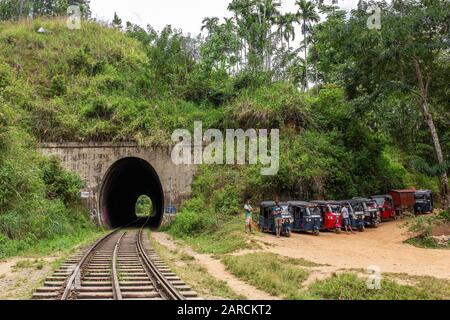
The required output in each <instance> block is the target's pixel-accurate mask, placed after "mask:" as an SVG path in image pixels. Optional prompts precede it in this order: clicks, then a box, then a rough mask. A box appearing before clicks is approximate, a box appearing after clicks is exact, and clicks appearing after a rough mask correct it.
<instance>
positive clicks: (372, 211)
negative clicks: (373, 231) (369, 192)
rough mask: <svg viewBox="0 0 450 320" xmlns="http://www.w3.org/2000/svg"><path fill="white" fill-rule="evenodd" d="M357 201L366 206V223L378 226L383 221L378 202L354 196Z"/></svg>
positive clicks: (374, 226)
mask: <svg viewBox="0 0 450 320" xmlns="http://www.w3.org/2000/svg"><path fill="white" fill-rule="evenodd" d="M353 200H354V201H355V202H356V203H359V204H361V205H362V207H363V208H364V216H365V217H364V223H365V224H366V226H368V227H373V228H378V225H379V224H380V222H381V217H380V212H379V210H378V205H377V202H376V201H375V200H373V199H369V198H358V197H356V198H353Z"/></svg>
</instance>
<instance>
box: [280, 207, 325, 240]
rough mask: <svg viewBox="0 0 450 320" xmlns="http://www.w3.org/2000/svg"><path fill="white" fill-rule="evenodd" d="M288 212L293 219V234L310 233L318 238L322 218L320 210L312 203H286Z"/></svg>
mask: <svg viewBox="0 0 450 320" xmlns="http://www.w3.org/2000/svg"><path fill="white" fill-rule="evenodd" d="M288 205H289V212H290V213H291V215H292V216H293V218H294V223H293V225H292V231H295V232H309V231H310V232H312V233H313V234H314V235H316V236H318V235H319V233H320V227H321V226H322V216H321V213H320V208H319V207H318V206H317V205H316V204H313V203H309V202H305V201H290V202H288Z"/></svg>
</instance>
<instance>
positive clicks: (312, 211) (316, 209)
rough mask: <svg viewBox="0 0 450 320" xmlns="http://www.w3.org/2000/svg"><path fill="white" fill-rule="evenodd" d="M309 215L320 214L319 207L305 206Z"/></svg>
mask: <svg viewBox="0 0 450 320" xmlns="http://www.w3.org/2000/svg"><path fill="white" fill-rule="evenodd" d="M307 210H308V212H309V215H310V216H320V208H319V207H309V208H307Z"/></svg>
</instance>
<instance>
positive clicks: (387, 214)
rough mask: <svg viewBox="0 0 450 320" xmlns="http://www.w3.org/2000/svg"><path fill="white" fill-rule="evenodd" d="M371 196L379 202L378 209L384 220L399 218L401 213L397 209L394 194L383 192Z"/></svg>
mask: <svg viewBox="0 0 450 320" xmlns="http://www.w3.org/2000/svg"><path fill="white" fill-rule="evenodd" d="M370 198H371V199H373V200H375V202H376V203H377V206H378V211H379V212H380V218H381V220H382V221H383V220H390V219H394V220H397V219H398V218H399V215H398V214H397V212H396V211H395V207H394V200H393V199H392V196H390V195H388V194H383V195H376V196H372V197H370Z"/></svg>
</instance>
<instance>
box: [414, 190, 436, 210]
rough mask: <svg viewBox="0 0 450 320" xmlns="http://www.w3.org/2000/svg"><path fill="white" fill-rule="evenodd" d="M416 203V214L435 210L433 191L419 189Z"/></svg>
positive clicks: (415, 195)
mask: <svg viewBox="0 0 450 320" xmlns="http://www.w3.org/2000/svg"><path fill="white" fill-rule="evenodd" d="M414 197H415V199H416V203H415V205H414V213H415V214H425V213H431V212H433V206H434V201H433V192H431V190H418V191H416V193H415V194H414Z"/></svg>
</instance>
